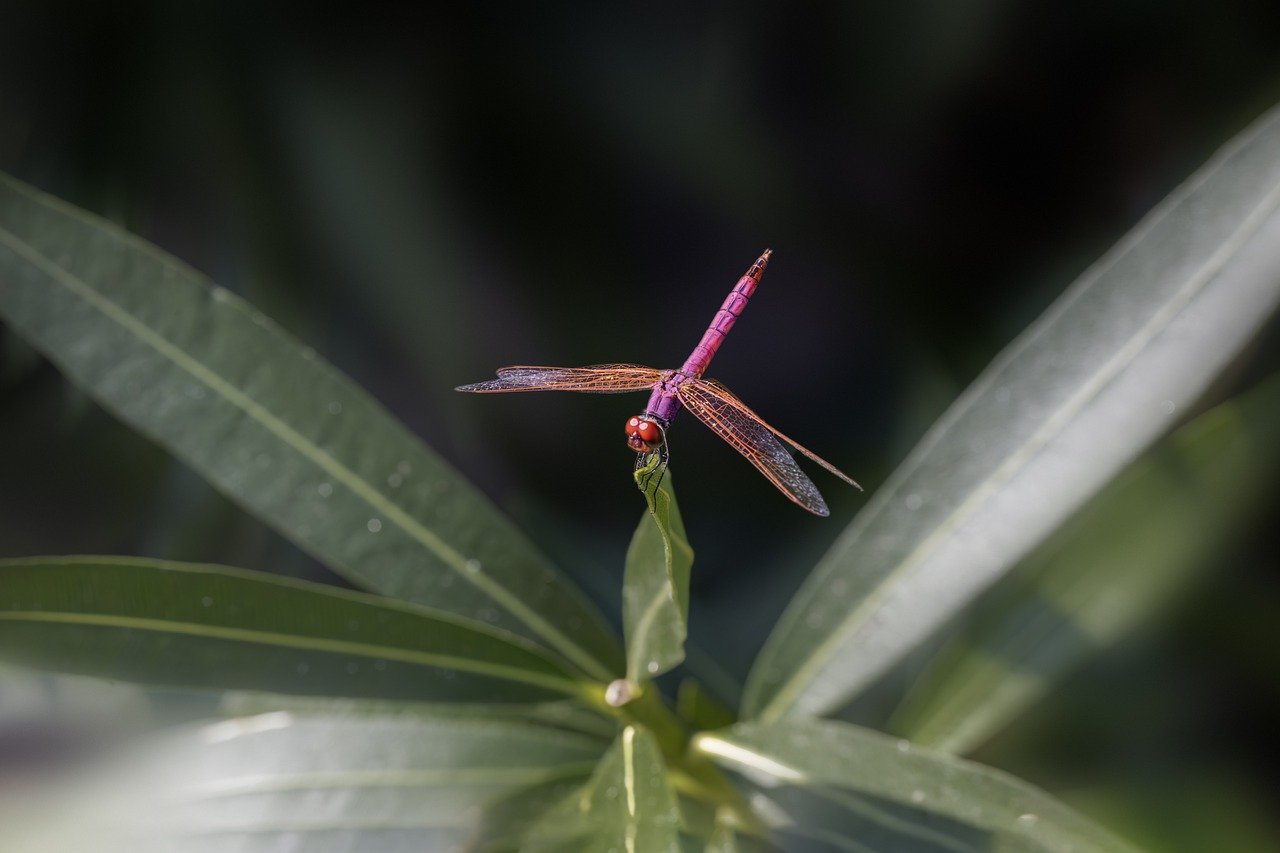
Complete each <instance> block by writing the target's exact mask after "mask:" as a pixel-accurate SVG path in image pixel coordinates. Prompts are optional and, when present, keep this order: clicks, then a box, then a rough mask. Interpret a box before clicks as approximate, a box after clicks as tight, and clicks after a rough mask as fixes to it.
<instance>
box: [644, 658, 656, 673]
mask: <svg viewBox="0 0 1280 853" xmlns="http://www.w3.org/2000/svg"><path fill="white" fill-rule="evenodd" d="M645 669H647V670H649V672H650V674H652V673H655V672H657V671H658V662H657V661H656V660H651V661H649V663H648V665H647V666H646V667H645Z"/></svg>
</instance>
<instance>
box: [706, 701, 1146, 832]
mask: <svg viewBox="0 0 1280 853" xmlns="http://www.w3.org/2000/svg"><path fill="white" fill-rule="evenodd" d="M693 748H694V749H695V750H697V751H698V752H701V753H702V754H703V755H705V756H707V757H708V758H710V759H711V760H712V761H714V762H716V763H717V764H719V765H720V766H721V767H724V768H725V769H727V770H732V771H733V772H735V773H737V774H739V775H740V776H742V778H743V779H744V781H745V782H746V783H747V784H748V785H749V786H750V787H753V788H755V789H756V790H755V791H754V793H753V794H752V796H751V801H752V803H753V804H754V805H755V806H756V807H757V813H758V814H759V815H760V817H761V819H763V820H764V821H765V822H766V823H768V824H770V825H771V826H772V827H773V829H774V830H775V831H776V832H778V833H779V834H781V835H783V836H786V835H799V836H801V837H804V838H810V839H819V840H822V841H824V842H826V843H827V844H828V845H829V846H830V847H831V848H832V849H840V850H1045V851H1049V850H1124V849H1128V848H1127V846H1126V845H1125V844H1124V843H1123V842H1121V841H1120V840H1119V839H1117V838H1116V837H1115V836H1113V835H1111V833H1109V832H1107V831H1106V830H1105V829H1102V828H1101V827H1099V826H1097V825H1096V824H1094V823H1092V822H1090V821H1088V820H1087V819H1085V818H1084V817H1082V816H1080V815H1079V814H1077V813H1076V812H1074V811H1072V810H1071V809H1069V808H1067V807H1066V806H1064V805H1062V804H1061V803H1059V802H1058V801H1056V800H1054V799H1053V798H1052V797H1050V796H1049V795H1048V794H1046V793H1044V792H1043V791H1040V790H1038V789H1036V788H1033V787H1032V786H1030V785H1028V784H1026V783H1025V782H1022V781H1020V780H1018V779H1015V778H1013V777H1012V776H1009V775H1008V774H1006V773H1002V772H1000V771H998V770H993V769H991V768H988V767H983V766H982V765H980V764H974V763H972V762H969V761H964V760H963V759H959V758H954V757H951V756H949V755H944V754H941V753H934V752H929V751H926V750H922V749H918V748H916V747H913V746H911V745H910V744H908V743H907V741H905V740H894V739H893V738H891V737H888V736H886V735H883V734H880V733H879V732H874V731H871V730H869V729H863V728H860V727H857V726H851V725H848V724H845V723H839V722H831V721H817V720H814V721H805V720H788V721H785V722H782V723H740V724H738V725H736V726H733V727H732V728H730V729H727V730H725V731H723V732H717V733H715V734H702V735H698V736H697V737H695V738H694V741H693Z"/></svg>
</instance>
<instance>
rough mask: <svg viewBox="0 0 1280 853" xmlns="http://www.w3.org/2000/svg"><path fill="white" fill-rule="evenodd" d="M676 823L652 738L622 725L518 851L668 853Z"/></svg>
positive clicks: (676, 815)
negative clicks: (581, 781)
mask: <svg viewBox="0 0 1280 853" xmlns="http://www.w3.org/2000/svg"><path fill="white" fill-rule="evenodd" d="M679 823H680V815H679V812H678V810H677V809H676V799H675V795H674V794H673V793H672V791H671V788H670V787H668V785H667V768H666V764H665V763H664V762H663V759H662V752H661V750H660V749H659V748H658V742H657V741H656V740H655V739H654V738H653V736H652V735H650V734H649V733H648V732H647V731H646V730H645V729H642V728H640V727H638V726H627V727H626V728H625V729H623V730H622V734H620V735H619V736H618V740H617V741H616V742H615V743H614V745H613V746H612V747H611V748H610V749H609V752H608V753H606V754H605V757H604V758H603V759H601V761H600V764H599V766H598V767H597V768H596V771H595V773H593V774H592V776H591V779H590V781H588V782H587V784H586V785H584V786H583V787H582V788H581V789H580V790H579V791H577V792H575V793H574V794H573V795H571V796H570V797H569V798H567V799H566V800H565V801H564V802H562V803H561V804H560V805H559V806H557V807H556V808H555V809H553V810H552V811H550V812H548V813H547V814H546V815H545V816H543V818H542V819H541V820H540V821H538V823H537V824H536V825H535V826H534V827H533V829H532V830H531V832H530V834H529V836H528V837H527V838H526V845H525V846H524V847H522V848H521V849H522V850H533V851H551V850H618V851H626V853H668V851H672V850H674V849H676V832H677V827H678V826H679Z"/></svg>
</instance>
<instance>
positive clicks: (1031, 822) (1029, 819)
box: [1018, 812, 1040, 826]
mask: <svg viewBox="0 0 1280 853" xmlns="http://www.w3.org/2000/svg"><path fill="white" fill-rule="evenodd" d="M1039 821H1040V818H1039V816H1038V815H1033V814H1031V813H1030V812H1027V813H1026V814H1023V815H1018V825H1019V826H1035V825H1036V824H1037V823H1038V822H1039Z"/></svg>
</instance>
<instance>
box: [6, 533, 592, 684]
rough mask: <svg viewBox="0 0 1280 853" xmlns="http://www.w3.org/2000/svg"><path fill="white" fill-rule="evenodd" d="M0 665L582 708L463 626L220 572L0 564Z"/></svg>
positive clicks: (392, 606) (82, 562)
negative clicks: (559, 701) (562, 700)
mask: <svg viewBox="0 0 1280 853" xmlns="http://www.w3.org/2000/svg"><path fill="white" fill-rule="evenodd" d="M0 658H3V659H6V660H9V661H13V662H16V663H21V664H25V665H30V666H40V667H46V668H49V669H56V670H63V671H66V672H75V673H81V674H88V675H97V676H108V677H111V678H119V679H125V680H132V681H141V682H147V683H153V684H169V685H182V686H189V687H213V688H245V689H271V690H275V691H279V692H287V693H299V694H309V695H329V696H362V697H383V698H390V699H421V700H430V699H435V700H445V701H459V702H466V701H473V702H474V701H482V700H483V701H489V700H498V701H509V702H521V701H533V700H539V699H546V698H557V697H563V696H565V695H570V696H582V695H583V690H584V689H585V688H584V686H583V684H582V682H578V681H576V680H575V676H574V675H573V674H572V672H571V671H570V670H568V669H567V668H566V666H565V665H564V664H563V663H561V662H560V661H559V659H558V658H556V657H554V656H553V655H551V654H549V653H548V652H546V651H545V650H543V649H542V648H540V647H539V646H536V645H534V644H533V643H531V642H530V641H528V640H525V639H523V638H521V637H519V636H517V635H514V634H508V633H506V632H503V631H500V630H498V629H495V628H491V627H489V626H487V625H484V624H482V623H479V622H474V621H471V620H467V619H463V618H462V617H460V616H455V615H453V614H445V613H437V612H432V611H430V610H427V609H425V608H422V607H418V606H416V605H411V604H401V603H398V602H393V601H388V600H380V599H377V598H375V597H373V596H369V595H364V594H362V593H355V592H346V591H343V590H338V589H334V588H332V587H328V586H323V585H320V584H313V583H307V582H304V581H297V580H289V579H285V578H278V577H275V576H272V575H267V574H260V573H255V572H244V571H240V570H237V569H229V568H225V567H222V566H202V565H191V564H184V563H166V562H160V561H150V560H139V559H126V558H114V557H50V558H35V559H23V560H0Z"/></svg>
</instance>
